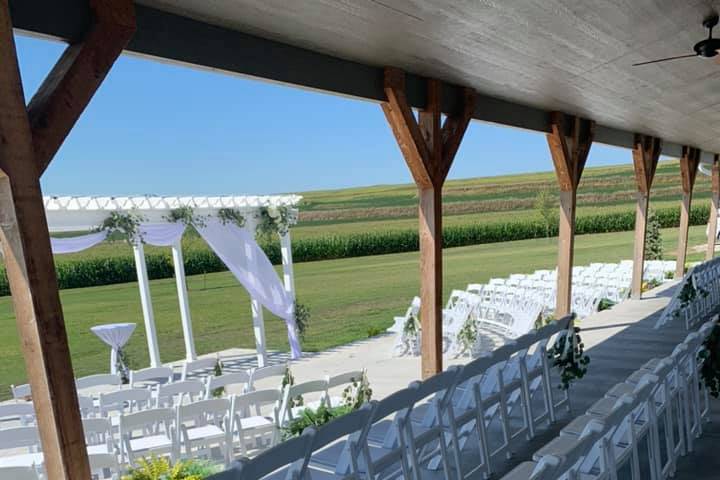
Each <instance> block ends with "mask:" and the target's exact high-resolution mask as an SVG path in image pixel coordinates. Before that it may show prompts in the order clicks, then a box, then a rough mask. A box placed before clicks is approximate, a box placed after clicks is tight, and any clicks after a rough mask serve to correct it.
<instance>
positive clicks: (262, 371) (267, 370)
mask: <svg viewBox="0 0 720 480" xmlns="http://www.w3.org/2000/svg"><path fill="white" fill-rule="evenodd" d="M287 369H288V364H287V363H278V364H276V365H268V366H267V367H260V368H254V369H253V370H252V371H251V372H250V385H249V389H250V390H255V389H256V388H257V387H256V385H255V383H256V382H258V381H260V380H264V379H266V378H272V377H284V376H285V372H286V371H287ZM278 385H280V382H278Z"/></svg>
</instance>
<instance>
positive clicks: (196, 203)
mask: <svg viewBox="0 0 720 480" xmlns="http://www.w3.org/2000/svg"><path fill="white" fill-rule="evenodd" d="M301 199H302V197H301V196H298V195H272V196H270V195H268V196H214V197H205V196H186V197H180V196H136V197H103V196H63V197H44V203H45V211H46V215H47V221H48V227H49V230H50V232H51V233H53V232H81V231H88V230H92V229H94V228H97V227H98V226H100V225H102V223H103V221H104V220H105V219H106V218H107V217H108V216H109V215H110V214H111V213H112V212H118V213H131V212H132V213H135V214H137V215H140V216H141V217H143V223H147V224H160V223H167V220H166V218H167V216H168V215H170V213H171V212H172V211H173V210H174V209H177V208H181V207H190V208H192V210H193V214H194V215H195V216H216V214H217V212H218V211H219V210H220V209H223V208H231V209H234V210H237V211H238V212H239V213H241V214H242V215H243V217H244V218H245V226H244V228H246V229H248V230H249V231H250V232H253V233H254V232H255V231H256V228H257V214H258V213H259V212H260V209H262V208H267V207H287V208H290V209H291V210H290V211H291V212H292V215H291V217H292V223H295V222H296V221H297V205H298V203H299V202H300V200H301ZM278 235H279V237H280V250H281V255H282V267H283V285H284V288H285V290H286V291H287V292H288V293H289V294H290V295H291V296H292V298H293V299H294V298H295V281H294V275H293V260H292V247H291V240H290V233H289V231H288V232H284V233H282V232H281V233H279V234H278ZM171 249H172V259H173V266H174V269H175V280H176V285H177V293H178V300H179V304H180V319H181V322H182V328H183V336H184V339H185V356H186V359H187V360H194V359H195V358H196V353H195V342H194V340H193V329H192V318H191V315H190V305H189V301H188V293H187V286H186V282H185V268H184V265H183V254H182V245H181V242H180V240H179V239H178V240H177V241H175V242H173V244H172V245H171ZM133 253H134V257H135V267H136V270H137V278H138V286H139V289H140V301H141V304H142V311H143V319H144V323H145V332H146V336H147V343H148V352H149V355H150V365H151V366H153V367H156V366H159V365H161V361H160V350H159V346H158V340H157V333H156V329H155V319H154V314H153V307H152V298H151V295H150V284H149V279H148V273H147V266H146V263H145V252H144V247H143V243H142V242H140V241H136V242H134V244H133ZM251 307H252V308H251V309H252V319H253V330H254V336H255V345H256V349H257V358H258V366H264V365H265V363H266V359H267V348H266V343H265V324H264V318H263V306H262V304H261V303H260V302H259V301H258V300H257V299H255V298H252V297H251Z"/></svg>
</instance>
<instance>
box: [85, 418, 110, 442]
mask: <svg viewBox="0 0 720 480" xmlns="http://www.w3.org/2000/svg"><path fill="white" fill-rule="evenodd" d="M82 425H83V431H84V432H85V443H87V444H88V445H100V444H103V443H107V442H108V440H112V424H111V423H110V420H109V419H107V418H83V419H82Z"/></svg>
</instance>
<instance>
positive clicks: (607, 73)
mask: <svg viewBox="0 0 720 480" xmlns="http://www.w3.org/2000/svg"><path fill="white" fill-rule="evenodd" d="M138 3H141V4H145V5H148V6H152V7H156V8H158V9H161V10H166V11H168V12H172V13H177V14H181V15H185V16H188V17H192V18H195V19H198V20H202V21H205V22H207V23H211V24H216V25H220V26H223V27H227V28H231V29H235V30H239V31H242V32H246V33H250V34H254V35H257V36H259V37H263V38H268V39H271V40H277V41H281V42H284V43H288V44H291V45H296V46H300V47H304V48H307V49H310V50H313V51H317V52H321V53H326V54H330V55H333V56H337V57H340V58H344V59H347V60H353V61H357V62H361V63H366V64H369V65H374V66H386V65H391V66H396V67H399V68H403V69H405V70H407V71H410V72H413V73H416V74H420V75H426V76H430V77H436V78H439V79H441V80H446V81H448V82H452V83H456V84H459V85H466V86H470V87H473V88H475V89H477V90H478V91H479V92H480V93H483V94H487V95H491V96H495V97H499V98H503V99H506V100H510V101H513V102H517V103H521V104H526V105H529V106H533V107H537V108H542V109H546V110H562V111H564V112H567V113H573V114H578V115H583V116H586V117H588V118H592V119H593V120H596V121H597V122H598V123H601V124H604V125H607V126H611V127H615V128H619V129H623V130H629V131H641V132H643V133H648V134H653V135H658V136H661V137H663V138H664V139H665V140H667V141H673V142H678V143H682V142H688V141H690V142H693V143H694V144H695V145H696V146H700V147H702V148H704V149H705V150H713V151H720V135H718V132H720V84H719V81H720V64H718V63H716V62H714V61H712V60H706V59H700V58H689V59H683V60H677V61H674V62H669V63H664V64H660V65H648V66H642V67H632V66H631V65H632V64H633V63H636V62H640V61H644V60H651V59H655V58H660V57H666V56H672V55H680V54H683V53H692V46H693V45H694V44H695V43H696V42H697V41H699V40H701V39H703V38H705V37H706V36H707V31H706V30H705V29H704V28H703V27H702V20H703V18H704V17H705V16H706V15H708V14H709V13H711V12H712V11H717V10H720V0H682V1H678V0H502V1H499V0H478V1H472V2H448V1H446V0H303V1H292V2H288V1H286V0H233V1H228V0H141V1H139V2H138ZM717 33H718V36H720V28H718V32H717Z"/></svg>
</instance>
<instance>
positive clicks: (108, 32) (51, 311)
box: [0, 0, 134, 480]
mask: <svg viewBox="0 0 720 480" xmlns="http://www.w3.org/2000/svg"><path fill="white" fill-rule="evenodd" d="M91 7H92V8H93V12H94V14H95V15H94V22H93V23H92V26H91V28H90V31H89V33H88V35H87V36H86V38H85V39H83V40H82V41H81V42H80V43H78V44H76V45H72V46H70V47H68V51H78V52H77V54H73V55H71V57H72V58H66V57H68V56H69V55H68V54H66V55H63V58H64V60H63V59H61V60H60V61H59V62H58V65H56V67H55V68H54V69H53V71H52V72H51V74H50V75H49V76H48V79H47V80H46V81H45V82H44V83H43V84H42V86H41V87H40V89H39V90H38V92H37V94H36V95H35V96H34V97H33V102H34V105H35V109H34V111H35V112H37V113H36V114H35V115H30V114H29V112H28V109H27V108H26V107H25V99H24V93H23V89H22V82H21V80H20V71H19V68H18V63H17V53H16V51H15V42H14V38H13V30H12V23H11V18H10V10H9V6H8V1H7V0H0V145H1V146H2V148H0V170H2V174H0V225H1V228H0V241H1V242H2V249H3V256H4V260H5V268H6V271H7V276H8V281H9V284H10V290H11V292H12V297H13V306H14V309H15V316H16V321H17V326H18V331H19V333H20V338H21V341H22V350H23V354H24V357H25V368H26V372H27V375H28V381H29V383H30V389H31V392H32V398H33V405H34V407H35V412H36V416H37V422H38V428H39V431H40V438H41V441H42V450H43V455H44V466H45V470H46V472H47V476H48V478H51V479H53V480H64V479H67V480H69V479H73V480H75V479H86V478H90V469H89V466H88V461H87V453H86V449H85V438H84V434H83V428H82V423H81V421H80V411H79V408H78V402H77V393H76V391H75V379H74V374H73V369H72V363H71V359H70V350H69V348H68V340H67V333H66V330H65V322H64V319H63V313H62V307H61V304H60V296H59V294H58V285H57V277H56V273H55V265H54V263H53V256H52V251H51V248H50V234H49V232H48V225H47V220H46V217H45V210H44V205H43V198H42V191H41V189H40V175H41V173H42V172H43V170H44V169H45V167H46V166H47V164H48V163H49V162H50V159H51V158H52V157H53V155H54V154H55V152H56V151H57V149H58V148H59V146H60V144H61V143H62V140H63V139H64V138H65V136H66V135H67V133H68V132H69V131H70V130H71V128H72V126H73V124H74V122H75V120H77V117H78V116H79V114H80V112H82V110H83V109H84V108H85V105H86V104H87V102H89V100H90V98H91V97H92V94H93V93H94V91H95V90H96V89H97V86H98V85H99V84H100V82H101V81H102V78H103V77H104V76H105V73H106V72H107V70H108V69H109V68H110V66H111V65H112V63H113V62H114V60H115V58H116V57H117V55H119V53H120V52H121V51H122V49H123V47H124V46H125V45H126V44H127V41H128V40H129V38H130V36H131V35H132V32H133V30H134V15H133V2H132V1H130V0H123V1H111V0H91ZM33 102H31V105H32V103H33ZM36 133H37V136H36Z"/></svg>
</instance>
